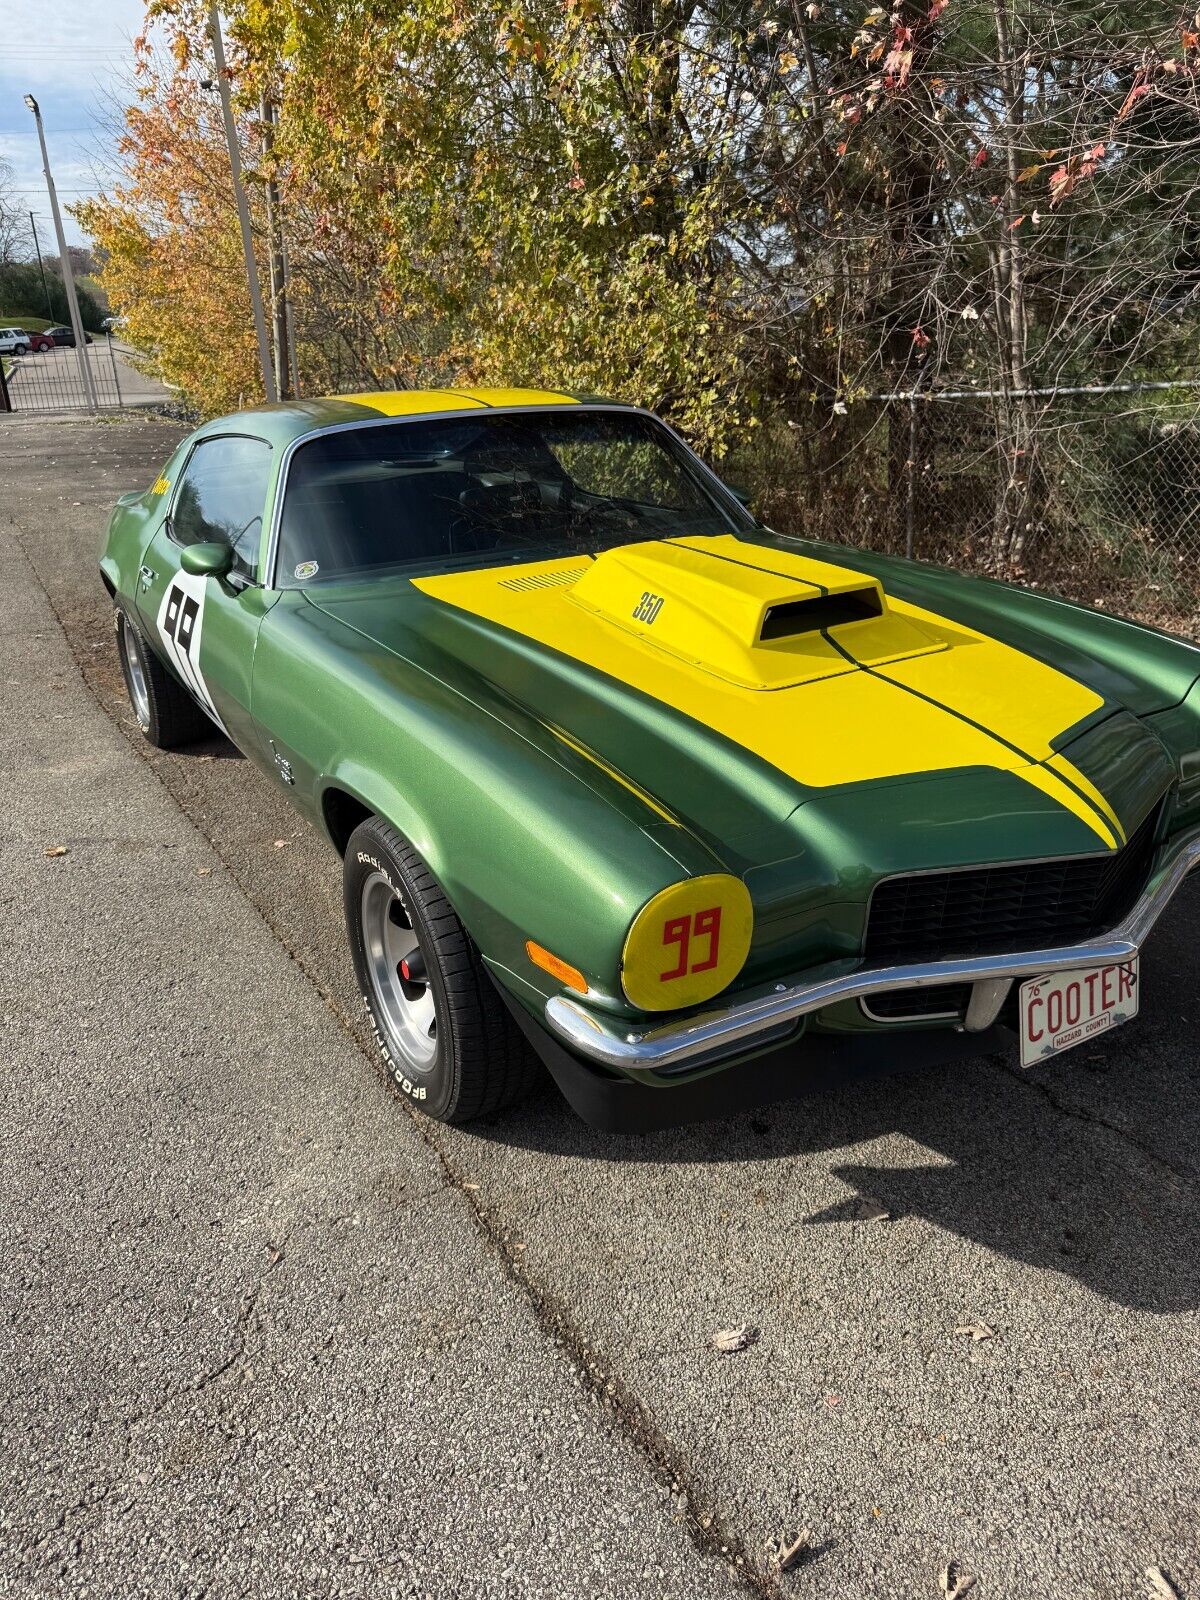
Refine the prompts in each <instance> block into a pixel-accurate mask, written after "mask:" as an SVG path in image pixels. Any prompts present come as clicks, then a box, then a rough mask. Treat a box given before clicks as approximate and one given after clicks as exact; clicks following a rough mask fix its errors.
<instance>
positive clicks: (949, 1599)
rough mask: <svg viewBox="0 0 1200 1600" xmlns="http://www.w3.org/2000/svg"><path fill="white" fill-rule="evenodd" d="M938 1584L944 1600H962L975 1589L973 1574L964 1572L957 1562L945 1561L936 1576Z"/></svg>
mask: <svg viewBox="0 0 1200 1600" xmlns="http://www.w3.org/2000/svg"><path fill="white" fill-rule="evenodd" d="M938 1584H939V1585H940V1587H941V1591H942V1593H943V1595H945V1597H946V1600H962V1597H963V1595H965V1594H969V1593H970V1592H971V1590H972V1589H973V1588H974V1587H975V1574H974V1573H973V1572H964V1571H963V1569H962V1568H961V1567H960V1566H959V1564H958V1562H957V1561H947V1563H946V1565H945V1566H944V1567H943V1568H942V1570H941V1572H940V1573H939V1574H938Z"/></svg>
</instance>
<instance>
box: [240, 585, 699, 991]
mask: <svg viewBox="0 0 1200 1600" xmlns="http://www.w3.org/2000/svg"><path fill="white" fill-rule="evenodd" d="M253 704H254V714H255V718H256V720H257V721H258V723H259V724H260V726H261V727H262V729H263V732H264V735H265V737H266V739H268V740H270V741H271V743H272V744H274V746H275V747H276V750H277V753H278V754H280V755H282V756H283V757H284V758H285V759H286V760H287V761H288V763H289V764H290V769H291V771H292V774H293V776H294V777H295V780H296V783H295V791H294V792H295V794H296V797H297V799H299V800H301V802H302V803H303V804H304V807H305V809H306V810H308V811H309V812H310V813H311V814H313V815H314V816H315V817H317V818H319V817H321V815H322V814H323V808H324V802H325V800H326V797H327V795H328V793H329V791H330V790H331V789H339V790H342V791H344V792H345V793H347V794H349V795H351V796H353V797H354V798H355V799H357V800H358V801H359V802H361V803H362V804H363V805H364V806H366V807H367V808H368V809H369V810H371V811H373V812H375V813H376V814H378V815H379V816H382V817H384V818H386V819H387V821H389V822H390V823H391V824H392V825H393V826H394V827H395V828H397V829H398V830H399V831H400V832H401V833H403V834H404V836H405V837H406V838H407V839H408V840H409V841H410V842H411V844H412V845H413V848H414V849H415V850H417V852H418V853H419V854H420V856H421V858H422V860H424V862H425V863H426V865H427V866H428V867H429V869H430V871H431V872H432V873H433V874H434V876H435V877H436V878H437V879H438V881H439V883H440V884H441V886H442V888H443V889H444V891H445V893H446V895H447V896H448V898H449V900H450V901H451V903H452V905H453V906H454V908H455V910H456V912H457V913H458V915H459V917H460V918H461V919H462V921H463V924H464V926H465V927H466V929H467V931H468V932H469V933H470V935H471V937H472V939H473V940H474V941H475V943H476V944H477V945H478V947H479V948H480V950H481V951H482V952H483V954H484V955H485V956H486V957H487V958H489V960H490V961H491V962H493V963H494V964H495V965H497V966H499V967H502V968H508V969H511V970H513V971H514V972H517V973H526V974H528V976H529V977H530V979H531V980H534V981H539V980H540V974H538V973H537V971H536V969H534V968H532V966H531V964H530V963H529V960H528V957H527V956H526V954H525V941H526V940H527V939H532V940H534V941H535V942H536V943H538V944H541V945H543V946H544V947H545V948H546V949H548V950H551V951H553V952H554V953H555V954H556V955H559V956H561V957H562V958H563V959H564V960H565V961H567V962H569V963H570V964H571V965H572V966H575V967H577V968H579V969H580V971H582V972H583V974H584V975H585V977H586V978H587V980H588V983H589V985H590V986H591V987H592V988H593V989H594V990H595V992H596V994H597V996H598V997H599V998H600V1000H601V1002H602V1003H608V1004H610V1005H612V1006H615V1007H618V1008H620V1009H621V1010H625V1009H627V1008H626V1005H625V1002H624V1000H623V997H622V994H621V989H620V980H619V969H620V957H621V950H622V946H623V943H624V939H625V935H626V932H627V931H628V928H629V925H630V923H631V922H632V920H633V918H634V916H635V915H636V914H637V912H638V911H639V910H640V909H641V907H642V906H643V905H644V904H645V903H646V901H647V900H649V899H650V898H651V897H652V896H653V895H655V894H657V893H658V892H659V890H660V889H663V888H665V887H666V886H667V885H668V884H671V883H674V882H677V881H678V880H679V879H680V878H681V877H686V876H688V872H687V870H685V869H683V868H681V865H680V861H679V859H678V853H677V852H675V853H673V852H672V850H670V849H668V848H667V847H666V845H665V844H664V843H663V842H662V841H661V840H660V839H659V838H657V837H655V836H653V834H652V832H651V831H650V830H649V829H648V828H643V827H640V826H638V825H637V824H636V823H635V822H634V821H633V820H632V818H631V815H630V814H629V812H628V811H627V810H625V809H621V808H619V807H618V806H617V805H615V804H613V803H611V802H610V800H609V799H608V798H606V797H605V796H604V795H603V794H602V793H601V791H600V788H599V787H598V786H594V785H593V784H591V783H588V782H586V781H584V779H583V777H581V776H580V775H579V774H577V773H576V772H574V771H572V770H570V768H569V766H568V765H566V764H565V762H563V761H559V760H552V759H550V758H549V757H548V756H547V754H546V753H545V752H544V751H543V750H541V749H539V748H538V747H537V746H536V745H535V744H534V743H532V742H530V741H529V740H528V739H526V738H524V737H522V736H521V735H520V734H519V733H517V732H516V731H515V730H514V729H513V728H512V727H510V726H509V725H508V724H507V723H506V722H504V721H503V720H502V719H500V718H498V717H497V716H495V715H494V714H492V713H491V712H489V711H487V710H484V709H483V708H481V707H480V706H478V705H476V704H474V702H473V701H471V700H470V699H469V698H468V697H467V696H465V695H463V694H462V693H460V692H459V691H457V690H455V689H453V688H451V687H450V686H448V685H447V684H445V683H443V682H441V681H440V680H439V679H437V678H435V677H434V676H432V675H431V674H429V673H427V672H425V671H423V670H422V669H421V668H420V667H418V666H416V665H415V664H414V663H412V662H410V661H407V660H404V659H403V658H401V657H399V656H396V655H394V654H393V653H391V652H390V651H387V650H385V649H384V648H382V647H381V646H379V645H378V644H376V643H374V642H373V641H372V640H370V639H368V638H367V637H366V636H364V635H363V634H360V633H358V632H356V631H355V630H353V629H351V628H349V627H347V626H345V625H344V624H342V623H339V622H337V621H336V620H335V619H333V618H330V617H329V616H328V615H327V614H325V613H323V612H321V611H318V610H317V609H316V608H315V607H313V606H311V605H309V604H307V602H305V601H304V600H303V599H302V598H301V597H300V596H296V597H295V599H293V598H291V596H289V595H284V596H283V597H282V598H281V600H280V602H279V604H277V605H276V606H275V607H273V608H272V610H271V612H270V613H269V615H268V617H267V618H266V619H265V620H264V622H263V626H262V629H261V631H260V635H259V641H258V647H257V652H256V660H255V672H254V699H253Z"/></svg>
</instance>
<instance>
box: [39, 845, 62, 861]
mask: <svg viewBox="0 0 1200 1600" xmlns="http://www.w3.org/2000/svg"><path fill="white" fill-rule="evenodd" d="M66 853H67V847H66V845H65V844H48V845H47V846H46V848H45V849H44V850H43V851H42V854H43V855H44V856H45V858H46V860H47V861H49V860H51V859H52V858H53V857H54V856H65V855H66Z"/></svg>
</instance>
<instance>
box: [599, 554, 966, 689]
mask: <svg viewBox="0 0 1200 1600" xmlns="http://www.w3.org/2000/svg"><path fill="white" fill-rule="evenodd" d="M568 598H569V599H570V601H571V602H572V604H574V605H579V606H583V607H584V608H585V609H586V610H589V611H592V612H594V613H597V614H599V615H600V616H603V617H604V618H605V620H606V621H608V622H610V623H612V624H614V625H615V626H617V627H619V628H622V629H623V630H625V631H626V632H629V633H633V634H636V635H637V636H638V637H639V638H640V639H642V640H643V641H644V642H645V643H646V644H648V645H651V646H653V647H654V648H655V649H658V650H662V651H664V652H665V653H666V654H668V655H672V656H676V657H678V658H679V659H681V660H683V661H687V662H688V663H689V664H691V665H693V666H696V667H698V668H700V669H702V670H703V671H705V672H709V673H712V674H714V675H715V676H717V677H719V678H722V679H724V680H725V681H726V682H727V683H735V684H738V685H739V686H741V687H742V688H747V689H786V688H791V687H793V686H794V685H796V684H800V683H811V682H815V681H817V680H819V679H821V678H829V677H835V676H837V675H839V674H841V673H844V672H850V671H853V670H854V668H855V667H856V666H874V665H882V664H883V663H884V662H890V661H900V660H905V659H907V658H909V657H911V656H918V655H926V654H930V653H932V652H933V651H936V650H944V649H946V648H947V641H946V640H944V639H940V638H938V637H937V635H935V634H933V633H931V632H930V631H928V630H927V629H925V628H922V627H919V626H918V625H917V624H916V623H915V622H913V621H911V620H910V619H909V618H907V617H902V616H899V615H897V614H896V613H895V612H893V611H892V610H891V609H890V608H889V606H888V603H887V597H886V595H885V594H884V592H883V589H882V587H881V585H880V584H879V582H878V580H877V579H874V578H869V577H864V576H863V574H862V573H858V572H850V571H848V570H847V569H846V568H844V567H837V566H834V565H832V564H831V563H829V562H825V561H814V560H812V559H811V558H809V557H807V556H801V555H794V554H792V553H791V552H790V551H786V550H778V549H774V548H768V547H765V546H762V545H754V544H746V543H743V542H742V541H741V540H740V539H735V538H734V537H733V536H732V535H728V534H726V535H722V536H720V537H717V538H707V539H671V540H656V541H654V542H652V543H647V544H635V545H623V546H619V547H618V548H616V549H613V550H606V551H604V553H603V554H602V555H600V556H597V558H596V560H595V561H594V562H592V564H591V565H590V566H589V567H588V568H587V570H586V571H585V572H584V573H583V575H582V576H581V577H580V578H579V580H578V582H577V583H575V585H574V586H573V587H572V588H571V589H570V591H569V594H568Z"/></svg>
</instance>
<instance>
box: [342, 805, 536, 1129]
mask: <svg viewBox="0 0 1200 1600" xmlns="http://www.w3.org/2000/svg"><path fill="white" fill-rule="evenodd" d="M343 891H344V900H345V911H346V929H347V932H348V934H349V938H350V953H351V956H352V957H353V960H354V971H355V974H356V976H357V978H358V983H359V988H360V989H361V990H362V994H363V998H364V1000H365V1001H366V1006H367V1013H368V1015H369V1016H370V1018H371V1025H372V1027H373V1029H374V1031H375V1037H376V1039H377V1040H378V1042H379V1048H380V1050H381V1051H382V1053H383V1058H384V1060H385V1061H386V1062H387V1065H388V1070H389V1071H390V1072H391V1075H392V1077H393V1079H394V1080H395V1082H396V1084H397V1086H398V1087H399V1088H400V1089H402V1090H403V1092H404V1093H405V1094H406V1095H407V1096H408V1097H409V1099H410V1100H412V1101H413V1102H414V1104H415V1105H416V1106H417V1107H418V1108H419V1109H420V1110H421V1111H423V1112H425V1114H426V1115H427V1116H430V1117H436V1118H437V1119H438V1121H440V1122H469V1121H471V1119H472V1118H474V1117H479V1116H487V1115H490V1114H491V1113H493V1112H496V1111H500V1110H502V1109H503V1108H504V1107H505V1106H508V1105H512V1104H513V1103H514V1102H515V1101H517V1100H519V1099H521V1098H523V1096H525V1095H526V1094H528V1092H529V1090H530V1089H531V1088H532V1086H533V1084H534V1082H535V1081H536V1079H537V1076H538V1071H539V1068H538V1063H537V1061H536V1059H535V1058H534V1057H533V1055H532V1053H531V1052H530V1051H529V1049H528V1047H527V1046H526V1044H525V1041H524V1040H523V1039H522V1038H521V1035H520V1033H519V1032H518V1030H517V1028H516V1026H515V1025H514V1023H513V1021H512V1019H511V1018H510V1017H509V1015H508V1013H507V1011H506V1010H505V1007H504V1002H503V1001H502V1000H501V999H500V996H499V995H498V994H497V993H496V991H495V989H494V988H493V986H492V983H491V980H490V979H489V978H488V975H487V973H486V972H485V971H484V968H483V962H482V959H481V958H480V955H479V951H478V950H477V949H476V948H475V946H474V945H473V944H472V942H471V940H470V937H469V936H468V934H467V932H466V930H465V928H464V927H463V925H462V923H461V922H460V921H459V920H458V917H457V916H456V915H455V913H454V909H453V907H452V906H451V905H450V902H449V901H448V900H447V899H446V896H445V895H444V894H443V893H442V890H441V887H440V885H439V884H438V883H437V881H436V879H435V878H434V877H433V875H432V873H431V872H430V871H429V869H428V868H427V867H426V866H425V864H424V862H423V861H422V860H421V858H420V856H418V855H417V853H416V851H415V850H414V849H413V848H412V846H411V845H410V844H409V843H408V841H407V840H406V839H404V838H402V837H401V835H400V834H398V833H397V832H396V830H395V829H394V828H392V827H390V826H389V825H388V824H387V823H386V822H383V821H381V820H380V819H379V818H378V817H371V818H369V819H368V820H367V821H366V822H364V823H361V824H360V825H359V826H358V827H357V828H356V829H355V830H354V832H353V833H352V834H351V836H350V842H349V843H348V844H347V846H346V857H345V862H344V866H343Z"/></svg>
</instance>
